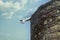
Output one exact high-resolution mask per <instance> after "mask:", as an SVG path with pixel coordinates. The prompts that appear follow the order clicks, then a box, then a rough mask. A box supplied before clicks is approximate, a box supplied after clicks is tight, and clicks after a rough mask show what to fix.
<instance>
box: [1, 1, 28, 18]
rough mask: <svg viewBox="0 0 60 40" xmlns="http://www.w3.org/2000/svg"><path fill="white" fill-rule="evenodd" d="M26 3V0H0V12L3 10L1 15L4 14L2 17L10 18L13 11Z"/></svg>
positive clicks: (20, 8)
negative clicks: (14, 0)
mask: <svg viewBox="0 0 60 40" xmlns="http://www.w3.org/2000/svg"><path fill="white" fill-rule="evenodd" d="M26 3H27V0H22V1H21V2H15V3H13V1H7V2H3V1H2V0H0V12H3V14H2V16H4V18H9V19H11V18H12V16H13V15H14V13H15V12H17V11H19V10H23V8H24V6H25V5H26ZM6 16H7V17H6Z"/></svg>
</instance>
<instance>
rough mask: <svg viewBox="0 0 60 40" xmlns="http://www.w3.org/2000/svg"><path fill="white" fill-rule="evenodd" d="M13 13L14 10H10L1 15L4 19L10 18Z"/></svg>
mask: <svg viewBox="0 0 60 40" xmlns="http://www.w3.org/2000/svg"><path fill="white" fill-rule="evenodd" d="M13 15H14V12H10V13H3V14H2V16H3V17H4V18H6V19H11V18H12V17H13Z"/></svg>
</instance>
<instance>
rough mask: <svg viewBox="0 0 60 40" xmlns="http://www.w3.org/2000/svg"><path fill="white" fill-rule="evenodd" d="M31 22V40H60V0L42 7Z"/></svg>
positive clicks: (53, 0)
mask: <svg viewBox="0 0 60 40" xmlns="http://www.w3.org/2000/svg"><path fill="white" fill-rule="evenodd" d="M30 22H31V40H60V0H52V1H50V2H48V3H46V4H44V5H41V6H40V7H39V8H38V9H37V11H36V12H35V13H34V14H33V15H32V17H31V20H30Z"/></svg>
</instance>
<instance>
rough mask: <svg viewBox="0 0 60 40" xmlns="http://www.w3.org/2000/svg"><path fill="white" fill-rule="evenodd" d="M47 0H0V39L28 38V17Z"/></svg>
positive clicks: (23, 39)
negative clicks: (25, 20)
mask: <svg viewBox="0 0 60 40" xmlns="http://www.w3.org/2000/svg"><path fill="white" fill-rule="evenodd" d="M48 1H49V0H0V40H30V21H27V22H25V24H22V23H21V22H20V21H19V20H21V19H26V18H27V17H30V16H31V15H32V14H34V12H35V11H36V10H37V8H38V7H39V6H41V5H42V4H44V3H46V2H48Z"/></svg>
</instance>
